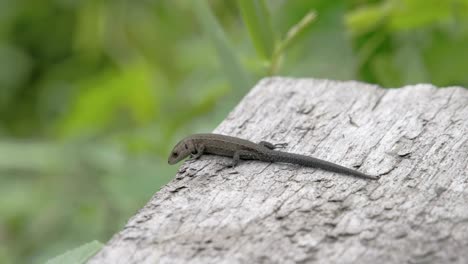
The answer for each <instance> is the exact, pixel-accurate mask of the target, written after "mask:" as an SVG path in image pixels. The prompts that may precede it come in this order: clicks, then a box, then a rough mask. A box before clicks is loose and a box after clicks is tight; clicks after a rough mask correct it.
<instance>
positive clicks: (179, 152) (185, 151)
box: [167, 139, 195, 165]
mask: <svg viewBox="0 0 468 264" xmlns="http://www.w3.org/2000/svg"><path fill="white" fill-rule="evenodd" d="M194 151H195V146H194V145H193V143H192V142H191V141H190V140H185V139H184V140H181V141H180V142H179V143H177V144H176V145H175V147H174V148H173V149H172V151H171V153H170V154H169V158H168V160H167V162H168V163H169V164H171V165H172V164H176V163H177V162H179V161H181V160H183V159H185V158H186V157H188V156H190V154H192V153H193V152H194Z"/></svg>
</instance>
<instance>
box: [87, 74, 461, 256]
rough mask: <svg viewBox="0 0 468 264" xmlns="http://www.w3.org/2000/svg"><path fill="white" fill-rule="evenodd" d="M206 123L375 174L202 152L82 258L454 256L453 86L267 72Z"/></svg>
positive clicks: (457, 237)
mask: <svg viewBox="0 0 468 264" xmlns="http://www.w3.org/2000/svg"><path fill="white" fill-rule="evenodd" d="M214 132H216V133H220V134H226V135H231V136H238V137H241V138H245V139H249V140H252V141H256V142H258V141H262V140H266V141H269V142H272V143H288V145H287V146H286V147H285V148H284V149H282V150H284V151H289V152H294V153H299V154H305V155H311V156H314V157H317V158H321V159H325V160H328V161H331V162H335V163H338V164H341V165H345V166H349V167H354V168H357V169H358V170H360V171H362V172H365V173H368V174H371V175H381V178H380V180H378V181H370V180H364V179H360V178H355V177H350V176H343V175H339V174H335V173H330V172H327V171H323V170H318V169H313V168H305V167H300V166H297V165H290V164H271V163H264V162H258V161H244V162H241V163H240V164H239V165H238V166H237V167H235V168H226V167H225V164H227V163H229V159H228V158H224V157H217V156H203V157H202V158H200V159H199V160H197V161H188V162H185V163H184V164H183V165H182V166H181V167H180V170H179V172H178V173H177V175H176V176H175V178H174V179H173V180H172V181H171V182H170V183H169V184H167V185H166V186H164V187H163V188H162V189H161V190H160V191H159V192H157V193H156V194H155V195H154V197H153V198H152V199H151V200H150V201H149V202H148V204H147V205H146V206H145V207H144V208H142V209H141V210H140V211H139V212H138V213H137V214H136V215H135V216H134V217H132V218H131V219H130V220H129V222H128V223H127V225H126V226H125V228H124V229H123V230H122V231H121V232H119V233H118V234H116V235H115V236H114V237H113V238H112V239H111V240H110V241H109V242H108V243H107V245H106V246H105V247H104V248H103V249H102V250H101V251H100V252H99V253H98V254H97V255H96V256H94V258H92V259H91V260H90V263H184V262H191V263H311V262H317V263H376V262H377V263H468V191H467V186H468V173H467V171H468V90H467V89H464V88H460V87H451V88H443V89H436V88H435V87H434V86H431V85H427V84H421V85H414V86H407V87H404V88H401V89H386V90H385V89H381V88H379V87H377V86H374V85H369V84H364V83H359V82H353V81H349V82H338V81H329V80H317V79H290V78H269V79H264V80H262V81H261V82H260V83H259V84H258V85H256V86H255V88H254V89H252V90H251V92H250V93H249V94H248V95H247V96H246V97H245V98H244V99H243V100H242V101H241V102H240V104H239V105H238V106H237V107H236V108H235V109H234V110H233V111H232V112H231V113H230V114H229V116H228V117H227V118H226V119H225V120H224V122H222V124H220V125H219V127H218V128H216V130H215V131H214ZM155 173H156V172H155ZM155 177H157V175H155Z"/></svg>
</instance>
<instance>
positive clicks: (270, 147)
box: [258, 141, 276, 149]
mask: <svg viewBox="0 0 468 264" xmlns="http://www.w3.org/2000/svg"><path fill="white" fill-rule="evenodd" d="M258 144H259V145H260V146H264V147H265V148H267V149H275V148H276V146H275V145H274V144H272V143H270V142H268V141H260V142H258Z"/></svg>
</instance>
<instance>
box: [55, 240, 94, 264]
mask: <svg viewBox="0 0 468 264" xmlns="http://www.w3.org/2000/svg"><path fill="white" fill-rule="evenodd" d="M102 246H103V244H102V243H100V242H98V241H96V240H95V241H92V242H90V243H87V244H84V245H82V246H80V247H77V248H74V249H72V250H70V251H67V252H65V253H64V254H62V255H60V256H57V257H55V258H53V259H49V260H48V261H47V262H46V264H62V263H67V264H81V263H85V262H86V261H87V260H88V259H89V258H90V257H92V256H93V255H94V254H96V253H97V252H98V251H99V250H100V249H101V248H102Z"/></svg>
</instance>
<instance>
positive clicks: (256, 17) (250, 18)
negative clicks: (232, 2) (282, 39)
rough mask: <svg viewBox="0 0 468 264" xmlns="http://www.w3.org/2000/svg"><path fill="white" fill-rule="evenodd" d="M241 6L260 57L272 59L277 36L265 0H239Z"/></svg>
mask: <svg viewBox="0 0 468 264" xmlns="http://www.w3.org/2000/svg"><path fill="white" fill-rule="evenodd" d="M239 7H240V11H241V14H242V18H243V20H244V22H245V24H246V25H247V29H248V30H249V34H250V37H251V38H252V42H253V44H254V46H255V49H256V50H257V53H258V55H259V57H261V58H262V59H268V60H269V59H271V56H272V55H273V51H274V49H275V36H274V32H273V28H272V26H271V22H270V14H269V12H268V9H267V8H266V5H265V1H263V0H239Z"/></svg>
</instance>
